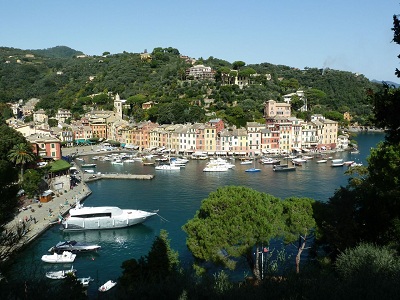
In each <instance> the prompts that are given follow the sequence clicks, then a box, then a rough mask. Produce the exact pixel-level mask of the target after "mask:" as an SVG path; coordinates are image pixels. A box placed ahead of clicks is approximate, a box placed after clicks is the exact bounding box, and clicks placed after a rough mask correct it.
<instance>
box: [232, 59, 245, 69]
mask: <svg viewBox="0 0 400 300" xmlns="http://www.w3.org/2000/svg"><path fill="white" fill-rule="evenodd" d="M245 65H246V63H245V62H244V61H241V60H237V61H234V62H233V63H232V68H233V69H234V70H240V68H243V67H244V66H245Z"/></svg>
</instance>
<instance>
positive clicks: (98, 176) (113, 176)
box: [83, 173, 154, 182]
mask: <svg viewBox="0 0 400 300" xmlns="http://www.w3.org/2000/svg"><path fill="white" fill-rule="evenodd" d="M87 175H89V176H87ZM153 178H154V175H137V174H122V173H101V174H98V173H97V174H93V175H91V174H85V175H84V176H83V180H84V181H85V182H91V181H95V180H99V179H136V180H151V179H153Z"/></svg>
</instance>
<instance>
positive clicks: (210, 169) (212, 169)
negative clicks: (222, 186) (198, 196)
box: [203, 164, 229, 172]
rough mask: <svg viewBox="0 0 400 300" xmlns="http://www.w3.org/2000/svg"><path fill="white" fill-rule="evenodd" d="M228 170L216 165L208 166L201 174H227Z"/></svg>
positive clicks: (225, 167)
mask: <svg viewBox="0 0 400 300" xmlns="http://www.w3.org/2000/svg"><path fill="white" fill-rule="evenodd" d="M228 170H229V168H228V167H227V166H223V165H216V164H208V165H207V166H206V167H205V168H204V169H203V172H227V171H228Z"/></svg>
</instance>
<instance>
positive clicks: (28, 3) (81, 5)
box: [0, 0, 400, 83]
mask: <svg viewBox="0 0 400 300" xmlns="http://www.w3.org/2000/svg"><path fill="white" fill-rule="evenodd" d="M397 14H400V1H395V0H335V1H326V0H303V1H299V0H284V1H276V0H258V1H256V0H247V1H238V0H212V1H211V0H192V1H188V0H168V1H166V0H162V1H160V0H153V1H143V0H142V1H137V0H114V1H110V0H108V1H105V0H97V1H93V0H80V1H77V0H68V1H61V0H58V1H57V0H0V16H1V17H0V28H1V29H0V46H3V47H12V48H19V49H24V50H26V49H46V48H51V47H55V46H68V47H70V48H73V49H75V50H79V51H82V52H84V53H85V54H88V55H101V54H103V52H110V53H111V54H116V53H122V52H123V51H126V52H130V53H141V52H143V51H144V50H147V51H148V52H151V51H152V50H153V49H154V48H156V47H162V48H167V47H172V48H176V49H178V50H179V52H180V53H181V54H182V55H187V56H189V57H192V58H196V59H198V58H209V57H210V56H212V57H214V58H218V59H222V60H226V61H228V62H231V63H232V62H234V61H243V62H245V63H246V64H260V63H264V62H267V63H271V64H274V65H286V66H290V67H295V68H299V69H303V68H305V67H309V68H331V69H335V70H342V71H349V72H353V73H359V74H363V75H364V76H366V77H367V78H368V79H370V80H378V81H391V82H396V83H400V79H399V78H397V77H396V76H395V74H394V72H395V69H396V68H399V69H400V59H399V58H397V56H398V55H399V54H400V45H397V44H395V43H394V42H392V39H393V31H392V30H391V28H392V27H393V15H397Z"/></svg>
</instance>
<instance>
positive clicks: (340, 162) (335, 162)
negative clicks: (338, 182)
mask: <svg viewBox="0 0 400 300" xmlns="http://www.w3.org/2000/svg"><path fill="white" fill-rule="evenodd" d="M331 166H332V167H343V166H344V162H343V159H332V164H331Z"/></svg>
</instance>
